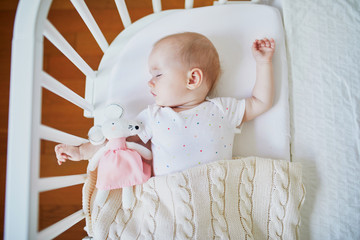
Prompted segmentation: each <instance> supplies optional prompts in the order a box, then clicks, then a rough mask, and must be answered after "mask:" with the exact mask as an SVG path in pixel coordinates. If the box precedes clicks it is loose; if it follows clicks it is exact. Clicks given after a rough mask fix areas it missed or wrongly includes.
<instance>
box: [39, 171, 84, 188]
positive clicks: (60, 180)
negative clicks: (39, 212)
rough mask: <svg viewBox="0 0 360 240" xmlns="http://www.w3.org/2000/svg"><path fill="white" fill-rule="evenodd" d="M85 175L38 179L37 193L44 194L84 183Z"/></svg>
mask: <svg viewBox="0 0 360 240" xmlns="http://www.w3.org/2000/svg"><path fill="white" fill-rule="evenodd" d="M86 176H87V175H86V174H78V175H70V176H60V177H48V178H40V179H39V180H38V191H39V192H45V191H49V190H55V189H59V188H64V187H70V186H74V185H78V184H82V183H84V182H85V179H86Z"/></svg>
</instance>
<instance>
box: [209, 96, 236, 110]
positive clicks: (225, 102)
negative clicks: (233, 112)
mask: <svg viewBox="0 0 360 240" xmlns="http://www.w3.org/2000/svg"><path fill="white" fill-rule="evenodd" d="M206 100H207V101H208V102H210V103H213V104H214V106H216V107H218V108H220V109H222V110H223V109H226V108H229V107H231V106H233V105H234V104H236V103H238V102H239V101H240V100H238V99H236V98H233V97H215V98H207V99H206Z"/></svg>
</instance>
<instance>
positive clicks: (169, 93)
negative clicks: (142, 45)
mask: <svg viewBox="0 0 360 240" xmlns="http://www.w3.org/2000/svg"><path fill="white" fill-rule="evenodd" d="M149 70H150V74H151V76H152V77H151V80H150V81H149V82H148V85H149V87H150V90H151V93H152V95H153V96H154V98H155V102H156V104H157V105H159V106H164V107H176V106H180V105H183V104H184V103H186V95H187V93H188V89H187V87H186V84H187V75H188V70H187V69H186V68H185V67H184V66H183V65H182V63H181V61H179V57H178V56H177V54H176V51H174V46H173V45H171V44H170V43H160V44H159V45H158V46H156V47H155V48H154V49H153V50H152V52H151V54H150V57H149Z"/></svg>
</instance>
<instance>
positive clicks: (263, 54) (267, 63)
mask: <svg viewBox="0 0 360 240" xmlns="http://www.w3.org/2000/svg"><path fill="white" fill-rule="evenodd" d="M274 51H275V41H274V39H270V40H269V39H267V38H264V39H262V40H255V41H254V43H253V45H252V53H253V56H254V58H255V61H256V82H255V86H254V89H253V92H252V97H249V98H247V99H246V106H245V114H244V118H243V121H244V122H246V121H249V120H252V119H254V118H255V117H257V116H259V115H260V114H262V113H264V112H266V111H267V110H269V109H270V108H271V107H272V105H273V99H274V79H273V67H272V57H273V54H274Z"/></svg>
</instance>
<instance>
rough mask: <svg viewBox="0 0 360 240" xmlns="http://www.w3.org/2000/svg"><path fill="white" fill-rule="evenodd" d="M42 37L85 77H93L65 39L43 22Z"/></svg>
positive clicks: (92, 72) (89, 69)
mask: <svg viewBox="0 0 360 240" xmlns="http://www.w3.org/2000/svg"><path fill="white" fill-rule="evenodd" d="M44 36H45V37H46V38H47V39H48V40H49V41H50V42H52V44H54V46H55V47H57V48H58V49H59V50H60V51H61V52H62V53H63V54H64V55H65V56H66V57H67V58H68V59H69V60H70V61H71V62H72V63H74V64H75V66H76V67H78V68H79V69H80V71H82V72H83V73H84V74H85V75H86V76H90V77H95V75H96V74H95V72H94V70H92V69H91V67H90V66H89V65H88V64H87V63H86V62H85V61H84V59H82V58H81V57H80V55H79V54H78V53H77V52H76V51H75V50H74V49H73V48H72V47H71V45H70V44H69V43H68V42H67V41H66V40H65V38H64V37H63V36H62V35H61V34H60V33H59V32H58V30H56V28H55V27H54V26H53V25H52V24H51V23H50V22H49V20H46V21H45V24H44Z"/></svg>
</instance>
